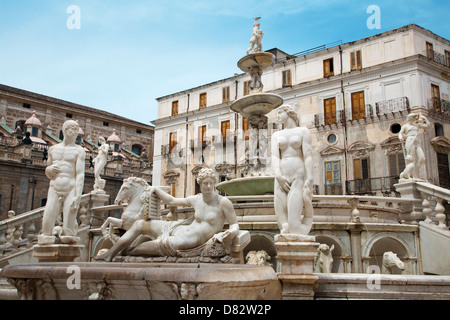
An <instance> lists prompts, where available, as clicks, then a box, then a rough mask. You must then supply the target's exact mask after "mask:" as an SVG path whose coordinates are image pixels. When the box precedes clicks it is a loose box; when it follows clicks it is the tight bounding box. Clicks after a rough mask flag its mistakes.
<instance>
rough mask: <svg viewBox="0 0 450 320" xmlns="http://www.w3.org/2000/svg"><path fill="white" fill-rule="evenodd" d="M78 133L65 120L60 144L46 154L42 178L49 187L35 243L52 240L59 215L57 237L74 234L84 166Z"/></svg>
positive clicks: (73, 126)
mask: <svg viewBox="0 0 450 320" xmlns="http://www.w3.org/2000/svg"><path fill="white" fill-rule="evenodd" d="M78 130H79V125H78V123H77V122H76V121H74V120H67V121H66V122H64V124H63V127H62V131H63V134H64V139H63V141H62V142H61V143H59V144H57V145H54V146H52V147H50V148H49V150H48V160H47V168H46V169H45V174H46V176H47V177H48V178H49V179H50V186H49V188H48V195H47V204H46V206H45V209H44V214H43V219H42V235H40V238H39V239H38V241H39V240H41V241H43V240H44V239H45V237H49V238H52V237H53V234H54V230H53V229H54V228H55V225H56V223H57V220H58V219H60V215H61V211H62V214H63V219H62V220H63V223H62V230H61V232H59V231H58V232H57V234H58V235H59V234H60V235H62V236H67V237H75V236H76V234H77V227H78V224H77V212H78V208H79V206H80V201H81V196H82V193H83V186H84V166H85V151H84V149H83V148H82V147H81V146H79V145H77V144H76V143H75V140H76V138H77V136H78ZM44 242H45V241H44Z"/></svg>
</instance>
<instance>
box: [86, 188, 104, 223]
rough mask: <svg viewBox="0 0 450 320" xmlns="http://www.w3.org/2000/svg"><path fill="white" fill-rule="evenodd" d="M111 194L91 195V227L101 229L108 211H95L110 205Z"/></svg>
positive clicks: (98, 193)
mask: <svg viewBox="0 0 450 320" xmlns="http://www.w3.org/2000/svg"><path fill="white" fill-rule="evenodd" d="M108 200H109V194H106V193H104V192H101V191H96V192H95V191H93V192H91V193H90V201H91V203H90V208H91V214H90V222H89V223H90V225H91V227H100V226H101V225H102V224H103V222H105V219H106V213H107V211H106V210H95V208H97V207H103V206H104V205H105V204H106V203H108Z"/></svg>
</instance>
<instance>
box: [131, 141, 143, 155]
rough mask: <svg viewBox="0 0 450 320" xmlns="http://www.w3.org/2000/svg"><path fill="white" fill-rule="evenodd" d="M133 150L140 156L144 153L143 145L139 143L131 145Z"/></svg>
mask: <svg viewBox="0 0 450 320" xmlns="http://www.w3.org/2000/svg"><path fill="white" fill-rule="evenodd" d="M131 152H133V153H135V154H137V155H138V156H140V155H141V154H142V147H141V146H140V145H138V144H133V145H132V146H131Z"/></svg>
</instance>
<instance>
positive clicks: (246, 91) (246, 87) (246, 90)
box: [244, 80, 252, 96]
mask: <svg viewBox="0 0 450 320" xmlns="http://www.w3.org/2000/svg"><path fill="white" fill-rule="evenodd" d="M251 83H252V82H251V81H250V80H249V81H244V96H246V95H248V94H249V93H250V84H251Z"/></svg>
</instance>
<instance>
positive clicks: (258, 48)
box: [216, 18, 283, 196]
mask: <svg viewBox="0 0 450 320" xmlns="http://www.w3.org/2000/svg"><path fill="white" fill-rule="evenodd" d="M258 20H259V18H255V23H254V24H253V33H252V37H251V39H250V48H249V49H248V50H247V55H246V56H244V57H243V58H241V59H240V60H239V61H238V63H237V65H238V67H239V69H241V70H242V71H244V72H246V73H248V74H249V75H250V76H251V83H250V93H249V94H248V95H246V96H244V97H242V98H240V99H238V100H236V101H234V102H233V104H232V105H231V107H230V108H231V110H233V111H234V112H236V113H239V114H240V115H241V116H242V117H244V118H247V119H248V123H249V124H250V126H251V136H250V146H249V157H248V167H249V170H248V174H247V176H246V177H243V178H237V179H233V180H230V181H225V182H222V183H219V184H218V185H217V186H216V187H217V189H218V190H220V191H223V192H225V193H226V194H227V195H230V196H235V195H244V196H245V195H264V194H272V193H273V183H274V177H273V176H270V175H269V174H268V172H267V155H266V151H267V145H268V139H267V122H268V120H267V116H266V115H267V114H268V113H269V112H271V111H272V110H274V109H276V108H278V107H279V106H281V105H282V103H283V99H282V98H281V97H280V96H279V95H276V94H273V93H263V92H262V90H263V87H264V86H263V84H262V81H261V77H262V74H263V71H264V70H265V69H267V68H269V67H270V66H271V65H272V64H273V62H274V59H275V56H274V55H273V54H271V53H270V52H263V51H262V45H261V39H262V37H263V32H262V31H261V29H260V28H259V26H260V24H259V22H258Z"/></svg>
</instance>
